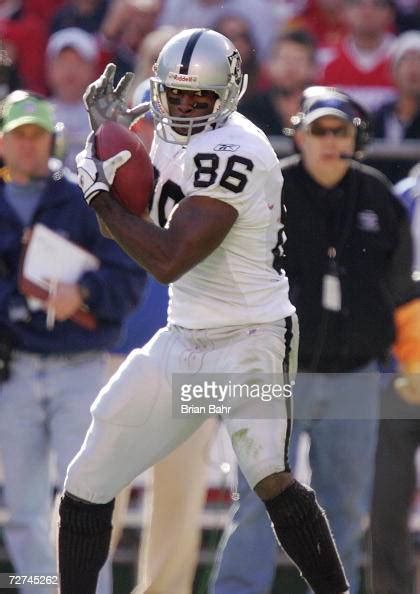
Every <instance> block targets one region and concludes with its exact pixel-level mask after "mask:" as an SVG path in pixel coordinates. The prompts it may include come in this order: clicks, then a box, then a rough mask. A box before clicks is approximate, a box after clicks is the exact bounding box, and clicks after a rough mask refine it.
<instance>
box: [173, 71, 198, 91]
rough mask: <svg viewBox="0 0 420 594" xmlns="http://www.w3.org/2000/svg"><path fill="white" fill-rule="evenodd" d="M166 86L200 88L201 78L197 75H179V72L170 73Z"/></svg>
mask: <svg viewBox="0 0 420 594" xmlns="http://www.w3.org/2000/svg"><path fill="white" fill-rule="evenodd" d="M166 84H167V85H168V86H170V85H174V84H177V85H182V86H184V85H185V86H186V87H190V86H191V87H198V85H199V78H198V76H197V75H196V74H178V72H169V74H168V76H167V78H166Z"/></svg>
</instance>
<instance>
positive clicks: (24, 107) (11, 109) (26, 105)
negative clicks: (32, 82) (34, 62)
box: [2, 91, 55, 132]
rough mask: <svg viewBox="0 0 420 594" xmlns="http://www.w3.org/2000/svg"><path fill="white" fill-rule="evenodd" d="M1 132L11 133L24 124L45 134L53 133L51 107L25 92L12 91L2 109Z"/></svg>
mask: <svg viewBox="0 0 420 594" xmlns="http://www.w3.org/2000/svg"><path fill="white" fill-rule="evenodd" d="M2 120H3V121H2V131H3V132H11V131H12V130H14V129H15V128H18V127H19V126H24V125H25V124H35V125H36V126H39V127H40V128H44V130H47V132H54V126H55V121H54V111H53V108H52V105H51V104H50V103H49V102H48V101H47V100H46V99H42V98H41V97H36V96H34V95H31V94H30V93H28V92H26V91H14V92H13V93H11V94H10V95H8V96H7V97H6V99H5V100H4V103H3V107H2Z"/></svg>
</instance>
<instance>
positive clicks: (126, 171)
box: [95, 121, 153, 216]
mask: <svg viewBox="0 0 420 594" xmlns="http://www.w3.org/2000/svg"><path fill="white" fill-rule="evenodd" d="M95 150H96V155H97V157H98V158H99V159H100V160H101V161H106V160H107V159H109V158H110V157H112V156H113V155H115V154H116V153H119V152H120V151H123V150H129V151H130V153H131V158H130V159H129V160H128V161H127V162H126V163H124V165H122V166H121V167H120V168H119V169H118V170H117V173H116V175H115V178H114V182H113V184H112V186H111V193H112V195H113V196H114V198H116V199H117V200H118V202H119V203H120V204H122V206H124V207H125V208H126V209H127V210H129V211H130V212H131V213H132V214H134V215H137V216H140V215H142V214H143V212H144V211H145V209H146V208H147V206H148V204H149V201H150V198H151V195H152V191H153V165H152V162H151V160H150V157H149V155H148V153H147V150H146V148H145V147H144V145H143V143H142V141H141V140H140V138H139V137H138V136H137V134H136V133H135V132H131V131H130V130H127V128H125V127H124V126H122V125H121V124H117V123H116V122H111V121H108V122H104V123H103V124H101V126H100V127H99V128H98V130H97V131H96V134H95Z"/></svg>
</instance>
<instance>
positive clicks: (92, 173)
mask: <svg viewBox="0 0 420 594" xmlns="http://www.w3.org/2000/svg"><path fill="white" fill-rule="evenodd" d="M93 143H94V133H93V132H91V133H90V134H89V136H88V137H87V140H86V146H85V148H84V149H83V151H82V152H81V153H79V154H78V155H76V166H77V178H78V182H79V186H80V187H81V188H82V191H83V195H84V197H85V200H86V202H87V203H88V204H90V203H91V201H92V200H93V198H95V196H96V195H97V194H99V192H109V191H110V187H111V185H112V182H113V181H114V177H115V174H116V173H117V170H118V168H119V167H121V165H124V163H126V162H127V161H128V160H129V159H130V158H131V152H130V151H128V150H124V151H120V152H119V153H117V154H116V155H113V156H112V157H110V158H109V159H107V160H106V161H100V160H99V159H97V158H96V157H95V154H94V147H93Z"/></svg>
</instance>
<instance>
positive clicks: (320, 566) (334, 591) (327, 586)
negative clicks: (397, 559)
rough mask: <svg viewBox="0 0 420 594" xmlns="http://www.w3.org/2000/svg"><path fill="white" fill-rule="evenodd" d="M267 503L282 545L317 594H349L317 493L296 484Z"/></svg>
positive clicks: (296, 482) (295, 482)
mask: <svg viewBox="0 0 420 594" xmlns="http://www.w3.org/2000/svg"><path fill="white" fill-rule="evenodd" d="M264 503H265V506H266V508H267V511H268V513H269V516H270V518H271V521H272V522H273V527H274V531H275V533H276V536H277V539H278V541H279V543H280V545H281V546H282V547H283V549H284V550H285V552H286V553H287V554H288V555H289V557H290V558H291V559H292V561H293V562H294V563H295V564H296V565H297V566H298V568H299V569H300V571H301V573H302V576H303V577H304V578H305V580H306V581H307V582H308V584H309V586H310V587H311V588H312V590H313V591H314V592H315V594H342V593H343V592H345V591H346V590H348V587H349V586H348V584H347V580H346V577H345V574H344V570H343V566H342V564H341V561H340V558H339V556H338V552H337V549H336V546H335V543H334V539H333V537H332V534H331V530H330V527H329V524H328V520H327V518H326V516H325V512H324V510H323V509H322V508H321V507H320V506H319V504H318V502H317V500H316V498H315V493H314V492H313V490H312V489H310V488H309V487H306V486H304V485H302V484H301V483H299V482H298V481H294V482H293V483H292V484H291V485H290V486H289V487H288V488H287V489H285V490H284V491H283V492H282V493H280V494H279V495H277V496H276V497H274V498H273V499H270V500H269V501H265V502H264Z"/></svg>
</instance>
